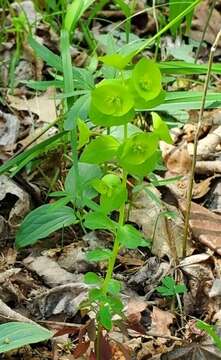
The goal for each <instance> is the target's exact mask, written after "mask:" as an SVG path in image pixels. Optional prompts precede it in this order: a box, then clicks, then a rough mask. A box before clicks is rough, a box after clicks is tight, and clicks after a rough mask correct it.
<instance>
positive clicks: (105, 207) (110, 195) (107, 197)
mask: <svg viewBox="0 0 221 360" xmlns="http://www.w3.org/2000/svg"><path fill="white" fill-rule="evenodd" d="M92 186H93V187H94V189H95V190H96V191H97V192H98V193H100V194H101V196H100V210H101V211H102V212H104V213H110V212H111V211H113V210H117V209H119V208H120V206H121V205H122V204H123V203H125V201H126V200H127V189H126V188H125V186H123V185H122V183H121V180H120V178H119V177H118V176H117V175H114V174H107V175H105V176H104V177H103V178H102V179H101V180H100V179H94V180H93V181H92Z"/></svg>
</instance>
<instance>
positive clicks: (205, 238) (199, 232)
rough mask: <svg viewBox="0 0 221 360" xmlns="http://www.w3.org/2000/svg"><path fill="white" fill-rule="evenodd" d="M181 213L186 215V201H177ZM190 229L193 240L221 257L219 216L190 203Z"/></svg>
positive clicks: (220, 217) (220, 219)
mask: <svg viewBox="0 0 221 360" xmlns="http://www.w3.org/2000/svg"><path fill="white" fill-rule="evenodd" d="M179 207H180V209H181V211H182V212H183V213H184V214H185V213H186V201H185V200H179ZM189 224H190V229H191V231H192V234H193V236H194V238H195V239H197V240H199V241H200V242H201V243H202V244H203V245H205V246H207V247H208V248H210V249H211V250H213V251H215V252H217V253H218V254H219V255H221V216H220V215H217V214H214V213H213V212H212V211H210V210H208V209H206V208H205V207H203V206H201V205H198V204H195V203H194V202H192V203H191V213H190V222H189Z"/></svg>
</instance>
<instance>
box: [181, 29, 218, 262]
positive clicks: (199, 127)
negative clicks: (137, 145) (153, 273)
mask: <svg viewBox="0 0 221 360" xmlns="http://www.w3.org/2000/svg"><path fill="white" fill-rule="evenodd" d="M220 37H221V29H220V31H219V32H218V34H217V36H216V39H215V41H214V43H213V45H212V48H211V50H210V56H209V63H208V70H207V75H206V80H205V84H204V90H203V98H202V104H201V108H200V113H199V120H198V124H197V129H196V133H195V137H194V148H193V160H192V168H191V174H190V181H189V186H188V196H187V209H186V216H185V224H184V239H183V257H185V256H186V250H187V238H188V232H189V220H190V210H191V200H192V193H193V183H194V173H195V167H196V159H197V145H198V139H199V134H200V130H201V126H202V123H203V113H204V108H205V103H206V95H207V91H208V87H209V80H210V75H211V70H212V64H213V58H214V54H215V51H216V48H217V46H218V42H219V39H220Z"/></svg>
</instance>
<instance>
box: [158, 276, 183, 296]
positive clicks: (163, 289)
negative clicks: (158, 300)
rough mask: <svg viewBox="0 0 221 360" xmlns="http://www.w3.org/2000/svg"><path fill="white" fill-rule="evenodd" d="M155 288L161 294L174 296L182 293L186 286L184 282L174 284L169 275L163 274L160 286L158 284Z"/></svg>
mask: <svg viewBox="0 0 221 360" xmlns="http://www.w3.org/2000/svg"><path fill="white" fill-rule="evenodd" d="M156 290H157V292H158V293H159V294H161V295H162V296H176V295H178V294H184V293H185V292H186V291H187V288H186V285H185V284H176V281H175V280H174V279H173V278H172V277H171V276H165V278H163V280H162V286H158V287H157V288H156Z"/></svg>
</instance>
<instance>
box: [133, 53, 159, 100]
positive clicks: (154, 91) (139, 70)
mask: <svg viewBox="0 0 221 360" xmlns="http://www.w3.org/2000/svg"><path fill="white" fill-rule="evenodd" d="M132 81H133V85H134V88H135V90H136V91H137V93H138V94H139V96H140V97H141V98H143V99H144V100H146V101H148V100H152V99H154V98H156V97H157V96H158V95H159V94H160V92H161V90H162V87H161V73H160V69H159V67H158V65H157V64H156V63H155V62H154V61H152V60H147V59H145V58H142V59H141V60H140V61H139V62H138V63H137V64H136V65H135V67H134V69H133V71H132Z"/></svg>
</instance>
